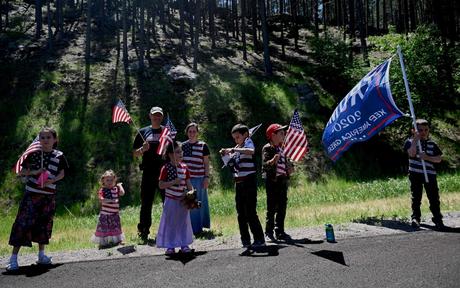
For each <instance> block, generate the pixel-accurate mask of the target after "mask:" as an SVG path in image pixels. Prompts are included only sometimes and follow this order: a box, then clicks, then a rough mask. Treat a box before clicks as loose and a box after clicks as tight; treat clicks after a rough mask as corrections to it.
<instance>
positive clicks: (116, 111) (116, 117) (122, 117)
mask: <svg viewBox="0 0 460 288" xmlns="http://www.w3.org/2000/svg"><path fill="white" fill-rule="evenodd" d="M117 122H126V123H128V124H131V123H132V122H133V120H132V119H131V116H129V113H128V110H126V107H125V105H124V104H123V102H122V101H121V100H120V99H118V102H117V104H115V106H113V109H112V123H117Z"/></svg>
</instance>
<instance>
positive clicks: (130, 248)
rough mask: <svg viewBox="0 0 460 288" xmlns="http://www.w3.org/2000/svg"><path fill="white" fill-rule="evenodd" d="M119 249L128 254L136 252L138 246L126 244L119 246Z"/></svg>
mask: <svg viewBox="0 0 460 288" xmlns="http://www.w3.org/2000/svg"><path fill="white" fill-rule="evenodd" d="M117 251H118V252H120V253H121V254H123V255H127V254H131V253H133V252H136V247H134V245H129V246H124V247H120V248H118V249H117Z"/></svg>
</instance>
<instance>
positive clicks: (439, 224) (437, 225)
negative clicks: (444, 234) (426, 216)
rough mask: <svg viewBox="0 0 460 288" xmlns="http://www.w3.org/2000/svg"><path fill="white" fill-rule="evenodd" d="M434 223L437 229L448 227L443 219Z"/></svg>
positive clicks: (441, 229)
mask: <svg viewBox="0 0 460 288" xmlns="http://www.w3.org/2000/svg"><path fill="white" fill-rule="evenodd" d="M434 225H435V227H436V230H439V231H443V230H445V229H446V226H445V225H444V223H443V222H442V220H439V221H437V222H434Z"/></svg>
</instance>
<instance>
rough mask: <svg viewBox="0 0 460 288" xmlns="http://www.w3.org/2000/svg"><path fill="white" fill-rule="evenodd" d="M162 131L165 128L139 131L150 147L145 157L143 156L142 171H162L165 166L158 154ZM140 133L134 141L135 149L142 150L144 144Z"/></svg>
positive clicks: (146, 128) (148, 128) (149, 127)
mask: <svg viewBox="0 0 460 288" xmlns="http://www.w3.org/2000/svg"><path fill="white" fill-rule="evenodd" d="M162 129H163V126H161V128H158V129H154V128H152V126H147V127H144V128H141V129H140V130H139V133H140V134H142V137H144V139H145V141H147V142H148V143H149V145H150V148H149V150H147V151H144V155H143V156H142V164H141V169H142V170H158V171H160V169H161V166H163V164H164V161H163V159H162V157H161V155H158V154H157V148H158V145H159V143H160V135H161V131H162ZM139 133H137V134H136V138H135V139H134V144H133V149H139V148H141V147H142V144H143V143H144V141H143V140H142V138H141V136H140V135H139Z"/></svg>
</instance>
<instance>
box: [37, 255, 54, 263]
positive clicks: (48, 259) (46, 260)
mask: <svg viewBox="0 0 460 288" xmlns="http://www.w3.org/2000/svg"><path fill="white" fill-rule="evenodd" d="M52 263H53V261H52V260H51V257H48V256H46V255H43V256H42V257H39V258H38V261H37V264H40V265H50V264H52Z"/></svg>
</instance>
